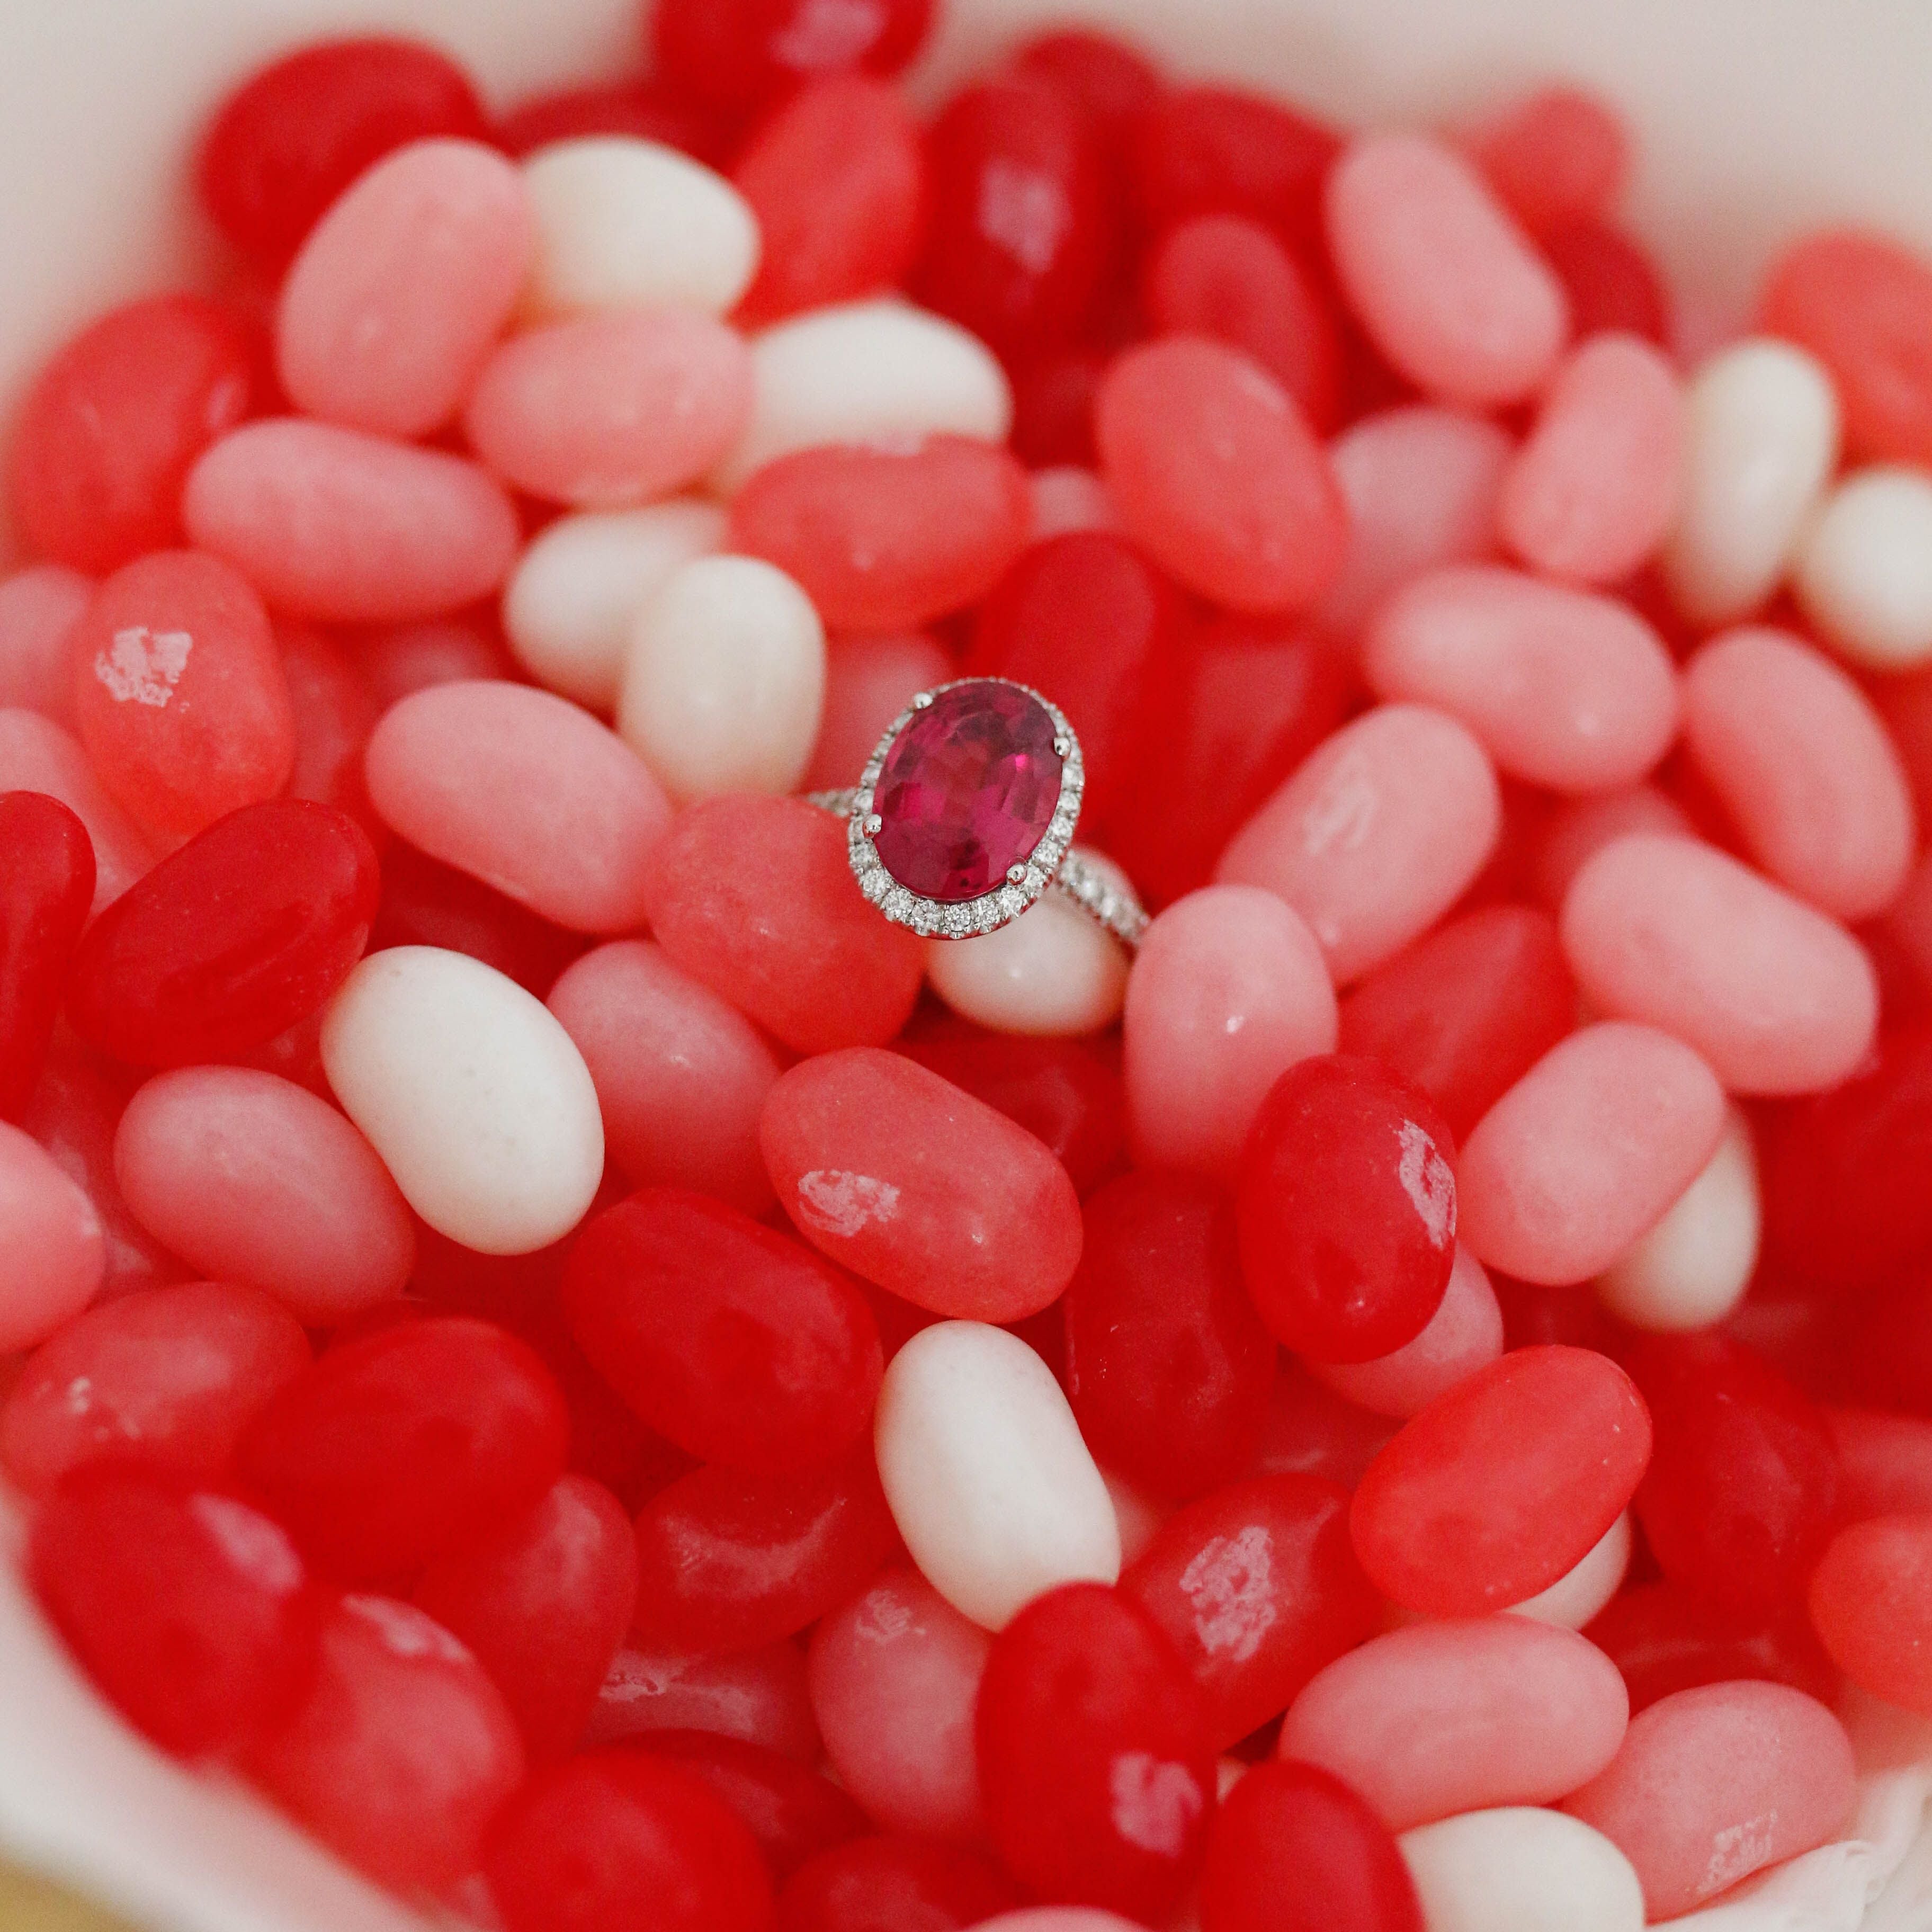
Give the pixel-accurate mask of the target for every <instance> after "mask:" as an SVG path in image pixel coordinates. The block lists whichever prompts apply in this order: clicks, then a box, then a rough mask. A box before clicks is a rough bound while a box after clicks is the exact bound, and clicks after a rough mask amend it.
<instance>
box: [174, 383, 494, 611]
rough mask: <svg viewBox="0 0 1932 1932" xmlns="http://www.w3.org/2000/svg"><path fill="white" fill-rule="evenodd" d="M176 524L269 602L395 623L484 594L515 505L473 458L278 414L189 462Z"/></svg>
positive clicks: (472, 600) (490, 586) (279, 607)
mask: <svg viewBox="0 0 1932 1932" xmlns="http://www.w3.org/2000/svg"><path fill="white" fill-rule="evenodd" d="M181 516H182V518H183V520H184V522H185V523H187V528H188V533H189V535H190V536H191V537H192V538H193V540H194V541H195V543H196V544H197V545H198V546H199V547H200V548H201V549H202V550H212V551H213V552H214V554H215V555H216V556H220V557H223V558H226V560H227V561H228V562H230V563H232V564H233V565H235V567H236V568H237V569H238V570H239V571H241V572H242V575H243V576H245V577H247V578H248V580H249V581H250V582H251V583H253V584H254V586H255V587H256V589H257V590H259V591H260V592H261V593H262V595H263V597H265V598H266V599H267V600H268V601H269V603H270V604H273V605H274V606H275V608H276V609H277V610H281V611H284V612H286V613H287V614H288V615H289V616H295V617H314V618H317V619H320V620H321V621H322V622H325V623H330V622H335V623H362V624H400V623H406V622H409V621H410V619H413V618H422V617H436V616H442V615H443V613H446V612H447V611H450V610H460V608H461V607H463V605H464V604H473V603H475V601H477V599H478V598H482V597H487V596H488V595H490V593H491V592H493V591H494V590H496V589H497V588H498V587H499V586H500V585H501V584H502V581H503V579H504V578H505V577H506V576H508V574H509V569H510V565H511V562H512V561H513V560H514V557H515V556H516V551H517V535H518V532H517V513H516V510H515V508H514V506H513V505H511V502H510V499H509V497H508V495H507V494H506V493H505V491H504V490H503V487H502V485H501V484H499V483H497V482H496V481H494V480H493V478H490V476H488V475H486V474H485V473H484V471H482V470H481V469H478V467H477V466H476V465H475V463H466V462H464V461H463V460H462V459H461V458H458V457H455V456H446V455H443V452H441V451H440V450H434V449H411V448H410V447H408V446H406V445H404V444H402V443H389V442H386V441H385V440H383V438H382V437H374V436H370V435H368V434H366V433H365V432H364V431H361V430H353V429H344V428H340V427H338V425H335V424H334V423H319V422H302V421H301V420H299V419H297V418H295V417H289V416H284V417H278V418H276V419H272V420H271V421H269V422H258V423H251V424H249V425H247V427H246V428H242V429H239V430H237V431H235V433H234V434H233V435H231V436H226V437H223V438H222V440H220V442H219V443H216V444H215V445H214V447H213V448H212V449H210V450H209V451H208V453H207V455H205V456H204V457H202V459H201V460H200V461H199V462H198V463H196V465H195V466H194V468H193V469H192V470H191V471H190V472H189V475H188V479H187V490H186V492H185V493H184V496H182V499H181Z"/></svg>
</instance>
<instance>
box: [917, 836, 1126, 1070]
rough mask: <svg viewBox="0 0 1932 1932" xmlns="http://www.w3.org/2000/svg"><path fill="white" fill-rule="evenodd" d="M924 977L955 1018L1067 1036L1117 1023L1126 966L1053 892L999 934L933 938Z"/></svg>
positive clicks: (1107, 939) (1112, 945)
mask: <svg viewBox="0 0 1932 1932" xmlns="http://www.w3.org/2000/svg"><path fill="white" fill-rule="evenodd" d="M1087 856H1088V858H1089V859H1093V858H1094V856H1095V855H1094V854H1093V853H1088V855H1087ZM1107 869H1109V870H1111V871H1115V873H1116V875H1117V876H1118V877H1122V878H1124V874H1119V873H1118V868H1112V867H1109V868H1107ZM926 977H927V979H928V980H929V982H930V983H931V984H932V990H933V991H934V992H935V993H937V994H938V995H939V997H940V998H941V999H942V1000H944V1001H945V1002H946V1004H947V1005H948V1006H949V1007H951V1008H952V1010H953V1011H954V1012H955V1013H958V1014H960V1015H961V1016H962V1017H964V1018H965V1019H969V1020H973V1021H974V1022H977V1023H978V1024H979V1025H981V1026H983V1027H989V1028H993V1029H995V1030H996V1031H1000V1032H1003V1033H1016V1034H1039V1035H1043V1036H1046V1037H1065V1036H1067V1035H1072V1034H1091V1033H1097V1032H1098V1031H1100V1029H1101V1028H1103V1027H1108V1026H1111V1025H1112V1024H1113V1022H1115V1020H1117V1019H1119V1017H1120V1015H1121V1001H1122V999H1123V998H1124V997H1125V995H1126V992H1127V956H1126V955H1125V954H1124V953H1123V952H1122V951H1121V947H1119V945H1118V944H1117V943H1116V942H1115V940H1114V939H1113V938H1112V936H1111V935H1109V933H1108V932H1107V930H1106V928H1105V927H1103V926H1101V925H1100V923H1099V922H1097V920H1095V919H1092V918H1091V917H1089V916H1088V914H1087V913H1084V912H1082V910H1080V908H1079V907H1078V906H1076V905H1075V904H1073V903H1072V902H1071V901H1069V900H1066V899H1064V898H1060V897H1059V896H1058V895H1050V896H1049V897H1048V898H1046V899H1045V900H1043V901H1041V902H1040V904H1037V905H1035V906H1033V907H1030V908H1029V909H1028V910H1027V911H1026V912H1025V913H1022V915H1021V916H1019V918H1018V919H1014V920H1013V921H1012V922H1010V924H1009V925H1007V926H1004V927H1002V928H1001V929H1000V930H999V931H998V932H989V933H983V934H982V935H980V936H979V937H978V938H973V939H962V940H938V939H935V940H934V941H931V942H930V944H929V947H928V949H927V953H926Z"/></svg>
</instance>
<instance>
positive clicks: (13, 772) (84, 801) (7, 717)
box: [0, 676, 154, 912]
mask: <svg viewBox="0 0 1932 1932" xmlns="http://www.w3.org/2000/svg"><path fill="white" fill-rule="evenodd" d="M73 682H74V681H73V679H72V677H71V676H70V677H69V678H68V688H69V689H70V690H71V689H72V688H73ZM8 791H43V792H45V793H46V794H47V796H49V798H57V799H59V800H60V802H62V804H63V805H65V806H67V807H68V809H69V810H70V811H72V812H73V813H74V816H75V817H77V818H78V819H79V820H80V822H81V823H82V824H83V825H85V826H86V827H87V835H88V837H89V838H90V839H91V840H92V841H93V844H94V910H95V911H96V912H98V911H100V910H101V907H103V906H104V905H107V904H109V903H110V901H113V900H114V899H118V898H119V897H120V896H121V894H122V893H123V892H125V891H126V890H127V888H128V887H129V886H131V885H132V884H133V883H134V881H135V880H136V879H138V878H139V877H140V876H141V874H142V873H143V872H145V871H147V870H148V868H149V867H150V866H151V865H153V863H154V853H153V852H152V851H151V850H150V848H149V847H148V842H147V841H146V840H145V838H142V835H141V834H140V833H139V832H137V831H136V829H134V824H133V820H131V819H130V818H129V817H127V814H125V813H124V812H123V811H121V808H120V807H119V806H118V805H116V804H115V802H114V801H113V799H111V798H110V797H109V796H107V790H106V789H105V788H104V787H103V785H102V784H101V781H100V780H99V779H98V778H96V777H95V775H94V767H93V766H92V764H90V763H89V762H88V757H87V754H86V752H85V751H83V750H82V748H81V746H80V740H79V739H77V738H76V737H74V736H73V734H72V733H71V732H68V731H66V730H63V729H62V727H60V726H59V725H58V724H55V722H54V721H53V720H52V718H46V717H43V716H42V715H41V714H40V712H37V711H24V710H0V792H8Z"/></svg>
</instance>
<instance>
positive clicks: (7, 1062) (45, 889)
mask: <svg viewBox="0 0 1932 1932" xmlns="http://www.w3.org/2000/svg"><path fill="white" fill-rule="evenodd" d="M94 870H95V868H94V846H93V844H92V841H91V840H90V839H89V837H88V835H87V828H86V826H84V825H83V824H82V823H81V822H80V820H79V819H78V818H77V817H75V816H74V813H73V812H72V811H70V810H69V809H68V807H67V806H65V805H63V804H62V803H61V802H60V801H59V800H58V799H55V798H49V796H47V795H46V793H43V792H31V791H14V792H7V793H0V1121H17V1120H18V1119H19V1118H20V1116H21V1115H22V1113H23V1112H24V1111H25V1109H26V1105H27V1103H28V1100H29V1099H31V1097H32V1094H33V1091H34V1087H35V1085H37V1082H38V1081H39V1079H40V1068H41V1067H42V1065H43V1064H44V1062H45V1061H46V1054H47V1046H48V1043H49V1042H50V1041H51V1040H52V1038H53V1030H54V1022H55V1019H56V1017H57V1016H58V1014H59V1012H60V1004H61V992H62V986H63V984H64V983H65V980H66V977H67V968H68V961H69V960H70V959H71V958H72V957H73V955H74V947H75V944H76V943H77V941H79V939H80V934H81V929H82V927H83V926H84V925H85V924H86V919H87V916H88V913H89V909H90V908H91V907H92V904H93V900H94Z"/></svg>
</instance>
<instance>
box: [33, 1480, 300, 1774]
mask: <svg viewBox="0 0 1932 1932" xmlns="http://www.w3.org/2000/svg"><path fill="white" fill-rule="evenodd" d="M27 1564H28V1573H29V1574H30V1575H31V1577H32V1579H33V1583H34V1589H36V1590H37V1592H39V1594H40V1601H41V1602H42V1603H43V1604H44V1605H45V1606H46V1610H47V1613H48V1615H49V1616H50V1617H51V1618H52V1619H53V1621H54V1623H55V1625H56V1627H57V1628H58V1629H59V1631H60V1632H61V1634H62V1636H63V1637H65V1638H66V1640H67V1641H68V1643H69V1645H70V1646H71V1647H72V1648H73V1649H74V1654H75V1655H77V1657H78V1658H80V1661H81V1662H82V1663H83V1664H84V1665H85V1666H86V1668H87V1671H88V1673H89V1676H92V1678H93V1679H94V1681H95V1683H96V1684H97V1685H98V1686H99V1687H100V1688H101V1691H102V1692H103V1693H104V1694H105V1695H106V1696H107V1697H108V1698H109V1699H110V1700H111V1701H112V1702H113V1703H114V1704H115V1706H117V1707H118V1709H119V1710H120V1711H121V1713H122V1714H123V1715H124V1716H125V1717H126V1718H127V1720H128V1721H129V1722H130V1723H131V1724H134V1725H135V1726H136V1727H138V1728H139V1730H142V1731H143V1732H144V1733H146V1735H147V1736H149V1737H150V1738H151V1739H154V1742H155V1743H157V1745H160V1746H161V1748H163V1750H164V1751H172V1752H173V1753H174V1754H175V1755H176V1756H177V1757H203V1756H205V1755H208V1754H211V1753H215V1752H221V1751H232V1750H234V1749H235V1748H237V1747H239V1746H241V1745H245V1744H246V1743H247V1742H248V1741H249V1740H250V1739H251V1738H253V1737H254V1736H256V1735H257V1733H260V1731H261V1730H263V1729H264V1727H266V1726H267V1725H269V1724H272V1723H273V1722H274V1721H275V1720H277V1719H278V1718H280V1717H281V1715H282V1714H283V1713H284V1712H285V1711H287V1709H289V1708H290V1706H292V1705H293V1703H294V1702H295V1700H296V1699H297V1698H298V1697H299V1696H300V1695H301V1694H302V1687H303V1682H304V1679H305V1676H306V1673H307V1672H308V1670H309V1669H310V1667H311V1664H312V1661H313V1658H314V1644H315V1619H314V1610H313V1607H312V1606H311V1602H310V1601H309V1597H308V1573H307V1572H306V1571H305V1569H304V1568H303V1567H302V1558H301V1557H300V1556H299V1555H298V1554H297V1553H296V1547H295V1546H294V1544H292V1543H291V1542H290V1541H289V1539H288V1537H287V1534H286V1533H285V1532H284V1531H283V1530H282V1529H281V1528H280V1527H279V1526H278V1525H277V1524H275V1523H272V1522H271V1521H270V1520H269V1519H268V1517H265V1516H263V1514H261V1512H260V1511H259V1510H257V1509H255V1508H252V1507H251V1505H249V1504H248V1503H247V1502H244V1501H243V1500H242V1498H241V1497H240V1496H236V1495H235V1494H233V1493H231V1492H230V1491H229V1490H225V1489H220V1488H217V1487H214V1486H212V1485H211V1484H204V1483H200V1482H197V1481H194V1480H193V1479H191V1478H186V1477H183V1476H179V1475H173V1474H171V1473H169V1472H164V1471H161V1470H158V1469H131V1468H128V1467H127V1466H120V1465H104V1466H99V1467H97V1468H94V1469H78V1470H76V1471H74V1472H73V1473H72V1474H71V1475H68V1476H67V1477H65V1478H63V1479H62V1481H61V1483H60V1485H59V1487H58V1488H57V1489H56V1490H55V1492H54V1493H53V1495H52V1496H51V1497H50V1498H49V1499H48V1501H47V1502H46V1505H45V1506H44V1507H43V1508H42V1509H41V1511H40V1514H39V1515H38V1516H37V1517H35V1519H34V1529H33V1537H32V1541H31V1543H30V1544H29V1545H28V1556H27Z"/></svg>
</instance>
